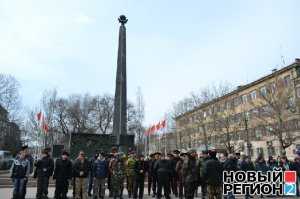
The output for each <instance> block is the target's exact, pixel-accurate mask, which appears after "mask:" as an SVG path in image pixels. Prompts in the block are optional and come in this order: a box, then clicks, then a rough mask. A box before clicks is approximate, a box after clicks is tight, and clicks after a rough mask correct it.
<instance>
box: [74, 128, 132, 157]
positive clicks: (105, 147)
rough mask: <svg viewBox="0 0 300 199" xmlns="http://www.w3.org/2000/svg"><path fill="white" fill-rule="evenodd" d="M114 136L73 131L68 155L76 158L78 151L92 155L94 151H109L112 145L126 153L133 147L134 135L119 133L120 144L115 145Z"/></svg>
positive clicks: (88, 155)
mask: <svg viewBox="0 0 300 199" xmlns="http://www.w3.org/2000/svg"><path fill="white" fill-rule="evenodd" d="M116 141H117V139H116V136H113V135H110V134H109V135H104V134H91V133H73V134H72V137H71V148H70V155H71V158H72V159H75V158H77V156H78V153H79V151H81V150H82V151H84V153H85V154H86V157H89V158H90V157H93V156H94V154H95V153H96V152H101V151H102V152H105V153H110V152H111V148H112V147H113V146H117V147H118V148H119V151H122V152H123V153H126V154H127V153H128V150H129V149H134V148H135V146H134V135H121V136H120V144H119V145H116Z"/></svg>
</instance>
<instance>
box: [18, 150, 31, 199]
mask: <svg viewBox="0 0 300 199" xmlns="http://www.w3.org/2000/svg"><path fill="white" fill-rule="evenodd" d="M22 150H23V151H24V152H25V158H26V160H27V161H28V162H29V167H30V168H29V175H31V174H32V173H33V163H34V159H33V157H32V155H31V153H30V151H29V148H28V146H27V145H25V146H23V147H22ZM27 182H28V179H27V178H26V179H25V180H24V185H23V186H24V188H23V190H24V192H23V196H22V197H21V198H22V199H25V196H26V190H27V188H26V187H27Z"/></svg>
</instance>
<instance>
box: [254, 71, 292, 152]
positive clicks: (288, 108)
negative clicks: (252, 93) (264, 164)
mask: <svg viewBox="0 0 300 199" xmlns="http://www.w3.org/2000/svg"><path fill="white" fill-rule="evenodd" d="M251 105H252V108H253V110H255V114H253V116H254V117H255V118H256V119H257V121H256V122H257V123H258V124H260V125H263V126H265V127H266V129H267V131H268V132H270V133H271V134H272V135H273V136H275V137H276V138H277V140H278V142H279V147H280V154H281V155H283V154H285V149H286V148H288V147H289V146H291V145H292V144H293V142H294V141H295V138H296V136H297V135H296V134H295V132H294V131H293V130H292V129H291V121H293V116H294V115H295V112H296V110H297V109H296V103H295V93H294V85H293V82H292V81H290V80H284V79H282V78H280V77H278V76H276V77H275V79H274V81H273V82H271V83H270V84H269V85H267V86H265V87H264V89H261V90H260V94H259V99H257V100H255V101H252V102H251Z"/></svg>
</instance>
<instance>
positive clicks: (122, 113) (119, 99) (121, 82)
mask: <svg viewBox="0 0 300 199" xmlns="http://www.w3.org/2000/svg"><path fill="white" fill-rule="evenodd" d="M118 20H119V22H120V23H121V25H120V29H119V48H118V63H117V77H116V90H115V102H114V116H113V135H114V136H116V145H117V146H118V147H119V148H120V149H121V150H122V148H123V147H122V145H124V144H125V143H122V140H121V139H120V137H121V135H127V85H126V84H127V82H126V27H125V24H126V22H127V21H128V19H127V18H126V16H125V15H121V16H120V17H119V19H118Z"/></svg>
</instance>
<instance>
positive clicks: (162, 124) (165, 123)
mask: <svg viewBox="0 0 300 199" xmlns="http://www.w3.org/2000/svg"><path fill="white" fill-rule="evenodd" d="M166 127H167V122H166V120H163V121H162V122H161V128H162V129H164V128H166Z"/></svg>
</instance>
